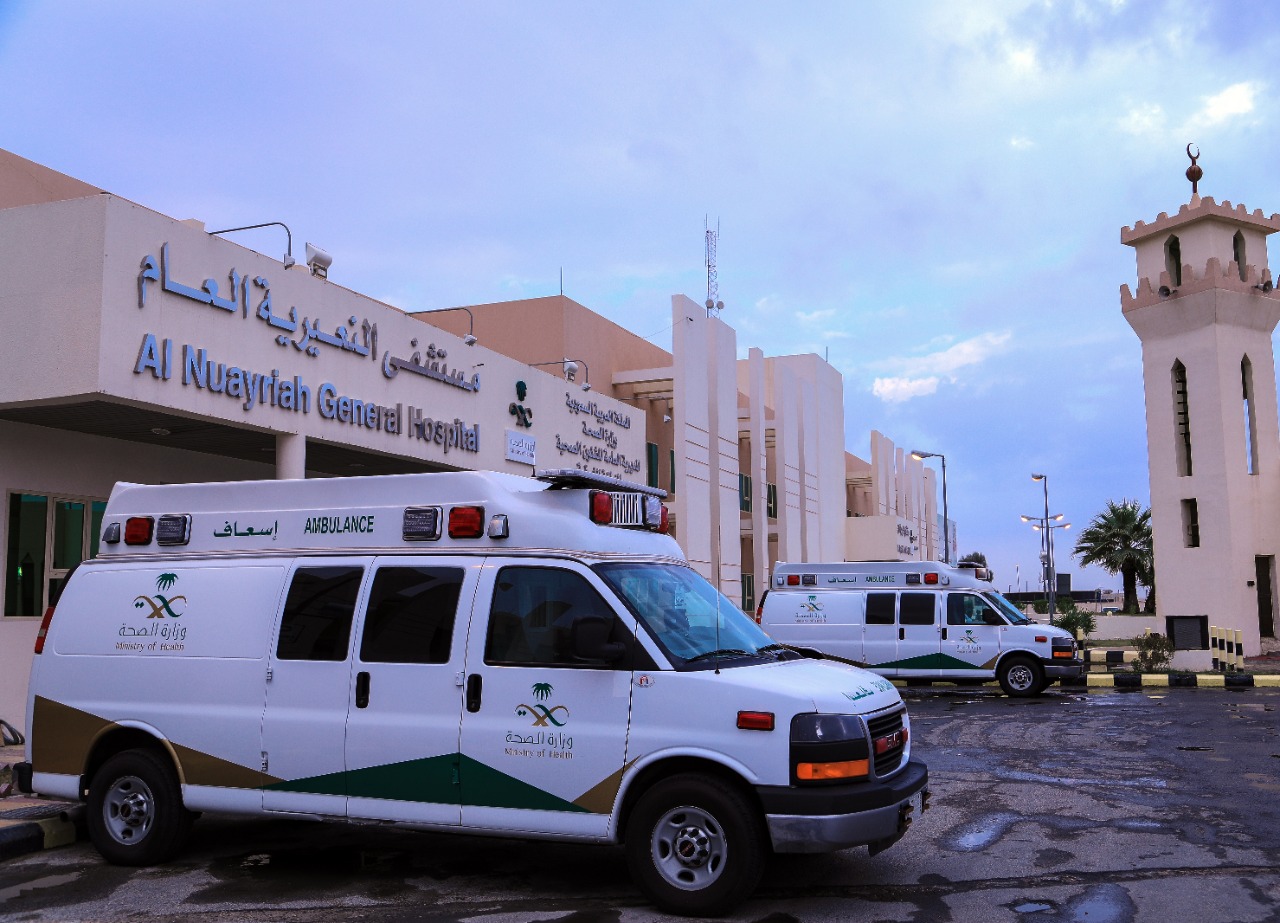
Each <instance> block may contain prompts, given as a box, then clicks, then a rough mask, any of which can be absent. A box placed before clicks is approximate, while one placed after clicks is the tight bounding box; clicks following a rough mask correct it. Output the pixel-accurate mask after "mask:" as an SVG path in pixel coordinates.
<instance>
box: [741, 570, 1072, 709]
mask: <svg viewBox="0 0 1280 923" xmlns="http://www.w3.org/2000/svg"><path fill="white" fill-rule="evenodd" d="M757 620H758V621H759V622H760V625H761V627H762V628H764V630H765V631H767V632H768V633H769V635H770V636H772V637H773V638H774V639H775V640H777V641H780V642H781V643H783V644H786V645H790V646H793V647H803V648H814V649H816V650H819V651H823V652H825V653H827V654H831V655H834V656H837V657H840V658H841V659H844V660H847V661H851V662H853V663H856V664H858V665H860V666H865V667H866V668H867V669H868V670H871V671H873V672H875V673H878V674H879V675H881V676H891V677H895V678H900V679H905V680H907V681H908V682H913V681H916V682H927V681H930V680H949V681H952V682H958V683H980V682H984V681H988V680H992V679H996V680H999V681H1000V685H1001V687H1002V688H1003V689H1004V691H1005V692H1006V693H1007V694H1009V695H1011V696H1033V695H1039V694H1040V693H1041V692H1043V691H1044V689H1045V687H1047V686H1048V685H1049V684H1050V683H1052V682H1053V681H1054V680H1063V679H1069V678H1074V677H1078V676H1080V675H1081V674H1082V673H1083V671H1084V663H1083V661H1082V660H1081V658H1080V655H1079V652H1078V651H1077V650H1076V642H1075V639H1074V638H1073V637H1072V636H1071V634H1070V633H1069V632H1067V631H1064V630H1063V629H1061V628H1054V627H1051V626H1048V625H1041V624H1038V623H1036V622H1033V621H1031V620H1030V619H1028V618H1027V617H1026V616H1025V615H1023V614H1022V611H1021V610H1019V609H1018V607H1017V606H1015V605H1013V603H1011V602H1009V601H1008V600H1007V599H1005V598H1004V597H1003V596H1001V595H1000V594H999V593H998V592H997V591H996V589H995V588H994V587H993V586H992V585H991V584H990V583H989V582H988V581H987V579H986V571H985V568H974V567H951V566H949V565H946V564H939V563H937V562H936V561H878V562H842V563H835V564H784V563H779V564H778V565H777V566H776V567H775V569H774V572H773V585H772V586H771V587H770V588H769V591H768V593H766V594H765V598H764V599H763V600H762V601H761V604H760V606H759V608H758V612H757Z"/></svg>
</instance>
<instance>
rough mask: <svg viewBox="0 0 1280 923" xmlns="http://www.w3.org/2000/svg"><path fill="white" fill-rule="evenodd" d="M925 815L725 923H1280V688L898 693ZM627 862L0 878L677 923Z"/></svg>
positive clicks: (416, 854)
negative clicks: (918, 766)
mask: <svg viewBox="0 0 1280 923" xmlns="http://www.w3.org/2000/svg"><path fill="white" fill-rule="evenodd" d="M904 694H905V696H906V698H907V700H908V706H909V708H910V710H911V714H912V719H913V731H914V743H913V747H914V749H915V753H916V755H918V756H921V757H922V758H923V759H924V760H925V761H926V762H927V763H928V764H929V768H930V775H931V787H932V790H933V793H934V797H933V806H932V809H931V810H930V811H929V812H928V813H927V814H925V815H924V817H923V818H922V819H920V820H917V821H916V823H915V824H914V825H913V826H912V828H911V830H910V831H909V832H908V834H907V836H906V837H905V838H904V839H903V840H902V841H901V842H900V843H899V844H898V845H896V846H894V847H893V848H892V849H890V850H888V851H887V852H884V853H881V854H880V855H878V856H874V857H869V856H867V854H866V850H865V849H859V850H849V851H846V852H843V853H835V854H830V855H820V856H794V855H792V856H779V857H775V858H774V860H773V861H772V862H771V864H770V866H769V870H768V872H767V873H766V876H765V879H764V882H763V884H762V885H761V887H760V889H759V891H758V892H757V893H756V895H755V896H754V897H753V898H752V899H751V900H749V901H748V902H747V903H746V904H744V905H743V906H742V907H741V908H740V909H739V911H738V912H737V913H735V914H734V915H733V917H732V918H731V919H734V920H738V921H758V923H792V921H804V923H818V921H834V920H841V921H868V923H872V921H890V920H892V921H960V923H970V921H972V923H988V921H1025V923H1130V921H1136V923H1146V921H1151V923H1156V921H1159V923H1165V921H1171V920H1188V921H1198V923H1200V921H1203V923H1214V921H1242V923H1243V921H1263V920H1269V921H1273V923H1274V921H1280V689H1254V690H1238V691H1237V690H1194V689H1186V690H1183V689H1169V690H1161V691H1159V692H1156V691H1153V690H1146V691H1141V692H1139V691H1135V692H1114V691H1109V692H1092V693H1089V692H1084V691H1080V692H1062V691H1058V690H1053V691H1051V692H1050V693H1049V694H1048V695H1046V696H1044V697H1042V698H1040V699H1038V700H1027V701H1019V700H1011V699H1008V698H1005V697H1003V696H1001V695H999V694H998V693H997V692H996V691H995V690H993V689H991V688H983V689H978V690H961V689H956V688H954V687H951V686H943V685H939V686H937V687H935V688H933V689H911V690H904ZM667 919H672V918H669V917H666V916H664V915H662V914H659V913H657V912H656V911H654V910H653V909H652V908H651V907H649V906H648V905H646V904H645V902H644V901H643V899H642V898H641V897H640V895H639V893H638V892H637V891H636V889H635V888H634V887H633V886H632V885H631V883H630V880H629V879H628V876H627V870H626V863H625V861H624V859H623V856H622V853H621V852H620V851H618V850H614V849H608V848H600V847H591V846H575V845H566V844H555V843H528V842H518V841H507V840H487V839H480V838H474V837H460V836H448V835H438V834H422V833H412V832H406V831H397V830H391V829H386V828H369V827H345V826H338V825H320V824H311V823H305V822H295V821H271V820H265V821H263V820H251V821H243V820H233V819H228V818H221V817H219V818H215V817H211V816H206V817H205V818H203V819H201V820H200V822H198V823H197V824H196V826H195V832H194V834H193V836H192V840H191V843H190V846H189V848H188V850H187V852H186V853H185V854H184V855H183V856H182V858H180V859H179V860H177V861H175V862H173V863H171V864H169V865H167V866H163V867H159V868H152V869H125V868H115V867H112V866H108V865H106V864H105V863H103V862H102V861H101V860H99V859H98V857H97V854H96V853H95V852H94V851H93V849H92V847H90V846H89V845H88V844H87V843H79V844H76V845H75V846H70V847H64V848H61V849H54V850H49V851H46V852H42V853H36V854H32V855H29V856H25V857H22V858H19V859H13V860H10V861H8V862H5V863H0V920H4V921H9V920H24V921H25V920H67V921H70V920H103V921H108V920H110V921H117V920H131V921H145V923H156V921H167V920H183V921H197V920H198V921H208V923H222V921H231V920H237V921H238V920H250V921H303V920H306V921H311V920H333V921H354V920H370V921H372V920H379V921H407V920H431V921H440V923H446V921H463V920H468V921H484V923H515V921H531V920H539V921H541V920H548V921H549V920H557V921H569V923H606V921H619V923H631V921H648V920H667Z"/></svg>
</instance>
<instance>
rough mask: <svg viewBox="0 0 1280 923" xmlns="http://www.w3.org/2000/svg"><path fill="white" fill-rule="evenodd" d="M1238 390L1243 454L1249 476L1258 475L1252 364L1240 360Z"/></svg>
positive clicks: (1256, 418)
mask: <svg viewBox="0 0 1280 923" xmlns="http://www.w3.org/2000/svg"><path fill="white" fill-rule="evenodd" d="M1240 390H1241V391H1242V392H1243V395H1244V453H1245V463H1246V464H1247V466H1248V469H1249V473H1250V474H1257V473H1258V414H1257V412H1256V410H1255V408H1254V406H1253V405H1254V400H1253V363H1252V362H1250V361H1249V357H1248V356H1245V357H1244V358H1243V359H1241V360H1240Z"/></svg>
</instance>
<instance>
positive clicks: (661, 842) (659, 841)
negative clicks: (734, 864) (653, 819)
mask: <svg viewBox="0 0 1280 923" xmlns="http://www.w3.org/2000/svg"><path fill="white" fill-rule="evenodd" d="M650 852H651V854H652V856H653V864H654V867H655V868H656V869H657V870H658V873H659V874H660V875H661V876H662V877H663V879H664V880H665V881H666V882H667V883H668V884H670V885H672V886H673V887H676V888H680V889H682V890H685V891H700V890H702V889H703V888H706V887H709V886H710V885H711V884H713V883H714V882H715V881H716V880H717V879H718V878H719V877H720V876H721V875H722V874H723V873H724V863H725V859H726V858H727V856H728V854H729V845H728V843H727V842H726V841H725V835H724V829H723V828H722V827H721V826H720V823H719V821H717V820H716V819H715V817H713V816H712V815H711V814H708V813H707V812H706V811H704V810H702V809H701V808H693V807H679V808H672V809H671V810H670V811H667V813H665V814H663V815H662V817H660V818H659V819H658V823H657V824H656V825H655V826H654V828H653V837H652V839H651V840H650Z"/></svg>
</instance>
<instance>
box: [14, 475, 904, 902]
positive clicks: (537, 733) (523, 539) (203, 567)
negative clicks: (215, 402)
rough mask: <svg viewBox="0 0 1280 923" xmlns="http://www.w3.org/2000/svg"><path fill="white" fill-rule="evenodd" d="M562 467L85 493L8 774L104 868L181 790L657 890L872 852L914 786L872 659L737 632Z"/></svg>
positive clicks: (735, 888) (656, 532)
mask: <svg viewBox="0 0 1280 923" xmlns="http://www.w3.org/2000/svg"><path fill="white" fill-rule="evenodd" d="M661 493H662V492H661V491H657V490H652V489H649V488H644V487H638V486H635V485H624V484H623V483H622V482H619V481H616V480H613V479H610V478H600V477H596V476H592V475H588V474H585V473H584V472H580V471H559V472H545V473H543V474H541V475H540V476H539V478H537V479H534V478H521V477H515V476H511V475H503V474H494V473H475V472H461V473H442V474H421V475H401V476H390V477H376V478H334V479H317V480H305V481H264V482H251V483H245V482H239V483H220V484H186V485H169V486H138V485H129V484H120V485H117V487H116V489H115V490H114V491H113V493H112V496H111V500H110V502H109V503H108V505H107V510H106V515H105V517H104V520H103V536H102V549H103V550H102V553H101V555H100V556H99V557H97V558H96V559H94V560H91V561H87V562H85V563H84V564H82V565H81V566H80V567H79V568H78V569H77V570H76V571H75V573H74V574H73V575H72V576H71V578H70V580H69V582H68V584H67V587H66V590H65V591H64V593H63V594H62V597H61V599H60V600H59V601H58V604H57V608H56V612H51V613H50V615H46V617H45V624H44V625H42V626H41V630H40V635H39V640H38V642H37V646H36V653H37V655H39V656H36V657H35V658H34V665H33V668H32V672H31V684H30V696H29V703H28V711H27V722H28V725H27V726H28V727H29V728H30V735H29V741H28V744H27V752H26V757H27V762H25V763H24V764H20V765H19V768H18V769H19V771H18V778H19V784H20V786H21V787H22V789H23V790H24V791H29V790H34V791H35V792H39V793H43V794H47V795H52V796H58V797H62V798H73V799H84V800H87V802H88V810H87V816H88V827H89V833H90V836H91V838H92V840H93V843H94V845H95V846H96V847H97V848H98V850H99V851H100V852H101V853H102V855H103V856H104V857H105V858H106V859H107V860H108V861H110V862H114V863H119V864H125V865H149V864H153V863H158V862H162V861H164V860H165V859H167V858H168V857H170V856H172V855H174V854H175V852H176V851H177V850H178V849H179V848H180V846H181V844H182V842H183V839H184V837H185V835H186V834H187V832H188V829H189V828H190V826H191V822H192V818H193V814H194V813H195V812H204V811H218V812H235V813H240V814H264V813H268V814H276V815H289V816H294V817H308V818H317V819H325V820H345V821H351V822H361V823H387V822H390V823H395V824H403V825H407V826H412V827H418V828H424V829H428V830H435V831H459V832H465V833H470V834H491V835H499V836H514V837H527V838H544V839H561V840H576V841H586V842H599V843H613V844H624V845H625V848H626V852H627V856H628V860H629V863H630V867H631V869H632V872H633V875H634V877H635V879H636V881H637V883H638V885H639V886H640V887H641V888H642V890H643V891H644V892H645V893H646V894H647V895H648V896H649V897H650V898H651V899H652V900H653V901H654V902H655V903H656V904H658V905H659V906H661V907H662V908H664V909H666V910H669V911H673V912H676V913H684V914H695V915H716V914H722V913H724V912H727V911H728V910H729V909H730V908H731V907H733V906H734V905H735V904H737V903H738V902H739V901H741V900H742V899H743V898H744V897H746V896H747V895H748V894H749V893H750V892H751V890H752V888H753V887H754V886H755V884H756V882H757V880H758V878H759V876H760V874H761V871H762V868H763V865H764V862H765V860H766V858H767V856H768V855H769V853H770V852H771V851H775V850H776V851H779V852H819V851H827V850H835V849H842V848H846V847H851V846H859V845H867V846H869V847H870V848H871V850H872V851H873V852H876V851H879V850H881V849H885V848H887V847H888V846H890V845H892V844H893V843H894V842H896V841H897V839H898V838H899V837H901V836H902V834H903V833H904V832H905V830H906V828H907V826H908V825H909V824H910V822H911V819H912V817H913V815H914V814H915V813H918V812H919V811H922V810H923V809H924V807H925V804H926V802H927V798H928V791H927V781H928V775H927V770H926V768H925V766H924V764H923V763H921V762H919V761H918V760H914V759H912V758H911V744H910V728H909V724H908V719H907V714H906V710H905V708H904V707H903V704H902V700H901V698H900V697H899V695H898V692H897V691H896V690H895V689H894V687H893V685H892V684H891V683H889V682H888V681H886V680H884V679H882V678H880V677H878V676H875V675H874V674H871V673H867V672H865V671H862V670H859V669H856V668H853V667H850V666H848V665H844V664H840V663H835V662H829V661H825V660H821V659H812V658H806V657H803V656H801V655H799V654H797V653H795V652H793V651H790V650H787V649H786V648H784V647H782V646H781V645H779V644H777V643H775V642H774V641H773V640H772V639H771V638H769V637H768V636H767V635H766V634H765V633H764V632H763V631H762V630H761V629H760V628H759V626H757V625H756V624H755V623H754V622H753V621H752V619H751V618H750V617H749V616H747V615H745V614H744V613H742V612H741V611H740V610H738V609H737V608H736V607H735V606H734V605H733V603H731V602H730V601H729V600H728V599H726V598H725V597H724V596H723V595H721V594H720V593H718V592H717V591H716V590H715V589H713V588H712V586H711V585H710V584H709V583H708V582H707V581H706V580H704V579H703V578H702V577H701V576H699V575H698V574H697V573H696V572H695V571H694V570H693V569H692V568H690V567H689V565H688V564H687V563H686V561H685V560H684V558H683V556H682V555H681V552H680V549H679V547H678V546H677V545H676V543H675V542H674V541H673V540H672V539H671V538H670V536H668V535H665V534H662V533H663V532H665V531H666V511H665V509H664V508H663V506H662V503H661V500H660V495H661Z"/></svg>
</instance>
